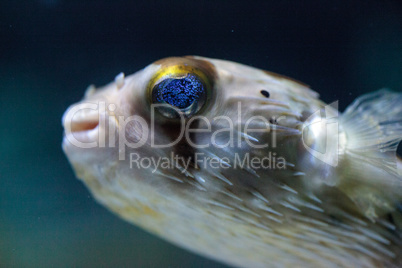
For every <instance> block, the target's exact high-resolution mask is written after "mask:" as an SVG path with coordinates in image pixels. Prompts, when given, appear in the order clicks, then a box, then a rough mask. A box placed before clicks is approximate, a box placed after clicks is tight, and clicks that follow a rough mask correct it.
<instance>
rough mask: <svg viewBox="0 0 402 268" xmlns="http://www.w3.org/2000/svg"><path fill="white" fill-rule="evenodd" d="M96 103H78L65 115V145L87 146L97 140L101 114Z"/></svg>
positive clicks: (63, 120) (63, 122) (63, 119)
mask: <svg viewBox="0 0 402 268" xmlns="http://www.w3.org/2000/svg"><path fill="white" fill-rule="evenodd" d="M96 106H97V104H94V103H78V104H75V105H72V106H70V107H69V108H68V109H67V111H66V112H65V113H64V115H63V118H62V125H63V128H64V140H63V143H67V142H68V143H72V144H73V145H75V144H83V143H85V144H87V143H89V142H93V141H95V140H96V138H97V136H98V132H99V122H100V113H99V110H98V109H97V108H96Z"/></svg>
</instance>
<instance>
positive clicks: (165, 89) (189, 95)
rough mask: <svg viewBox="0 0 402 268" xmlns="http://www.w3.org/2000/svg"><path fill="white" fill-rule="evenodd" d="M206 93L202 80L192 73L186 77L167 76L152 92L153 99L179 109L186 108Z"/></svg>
mask: <svg viewBox="0 0 402 268" xmlns="http://www.w3.org/2000/svg"><path fill="white" fill-rule="evenodd" d="M203 94H205V89H204V86H203V84H202V83H201V81H200V80H199V79H198V77H196V76H195V75H192V74H187V76H186V77H184V78H167V79H165V80H163V81H162V82H160V83H159V84H157V85H156V86H155V88H154V90H153V92H152V95H153V99H154V101H156V102H159V103H167V104H170V105H172V106H175V107H177V108H179V109H185V108H187V107H189V106H191V105H192V104H193V103H194V102H196V101H198V100H199V99H200V97H201V96H202V95H203Z"/></svg>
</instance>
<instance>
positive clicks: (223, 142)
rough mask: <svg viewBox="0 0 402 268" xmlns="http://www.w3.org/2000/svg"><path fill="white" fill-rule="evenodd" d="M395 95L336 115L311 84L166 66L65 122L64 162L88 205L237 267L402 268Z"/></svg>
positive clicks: (258, 73)
mask: <svg viewBox="0 0 402 268" xmlns="http://www.w3.org/2000/svg"><path fill="white" fill-rule="evenodd" d="M401 120H402V95H401V94H398V93H394V92H391V91H387V90H382V91H378V92H375V93H372V94H368V95H365V96H362V97H360V98H359V99H357V100H356V101H355V102H354V103H353V104H352V105H351V106H349V108H348V109H347V110H346V111H345V112H344V113H343V114H342V115H341V114H340V113H338V111H337V107H336V103H335V104H331V105H327V104H325V103H323V102H322V101H320V100H319V99H318V94H317V93H316V92H314V91H312V90H311V89H310V88H309V87H308V86H307V85H305V84H303V83H300V82H298V81H295V80H292V79H290V78H287V77H284V76H280V75H277V74H274V73H270V72H267V71H263V70H259V69H256V68H253V67H249V66H245V65H242V64H238V63H234V62H229V61H224V60H216V59H209V58H203V57H176V58H166V59H162V60H159V61H156V62H154V63H153V64H150V65H149V66H147V67H146V68H144V69H143V70H140V71H138V72H137V73H135V74H133V75H130V76H128V77H125V76H124V75H123V74H120V75H119V76H117V77H116V79H115V81H113V82H112V83H110V84H109V85H106V86H104V87H102V88H99V89H95V88H94V87H90V88H89V89H88V90H87V93H86V95H85V97H84V99H83V100H82V101H81V102H79V103H77V104H74V105H72V106H71V107H70V108H69V109H68V110H67V111H66V113H65V115H64V117H63V124H64V128H65V136H64V139H63V150H64V152H65V153H66V155H67V157H68V159H69V161H70V163H71V165H72V167H73V169H74V171H75V173H76V175H77V177H78V178H80V179H81V180H82V181H83V182H84V183H85V184H86V186H87V187H88V189H89V190H90V191H91V193H92V194H93V195H94V197H95V199H96V200H97V201H98V202H100V203H101V204H103V205H104V206H105V207H107V208H108V209H109V210H111V211H112V212H114V213H115V214H117V215H119V216H120V217H121V218H123V219H125V220H126V221H128V222H130V223H133V224H135V225H138V226H140V227H142V228H144V229H145V230H147V231H149V232H151V233H154V234H156V235H158V236H159V237H162V238H164V239H166V240H168V241H170V242H172V243H174V244H176V245H178V246H181V247H183V248H186V249H188V250H191V251H193V252H196V253H198V254H201V255H203V256H206V257H209V258H212V259H215V260H217V261H220V262H223V263H226V264H229V265H232V266H237V267H284V266H286V267H291V266H294V265H302V266H325V267H339V266H343V267H350V266H359V267H373V266H388V267H389V266H391V267H392V266H395V267H397V266H399V265H401V259H402V246H401V244H402V207H401V204H402V176H401V173H400V169H398V165H400V160H398V158H397V156H396V148H397V146H398V143H399V141H400V140H401V139H402V127H401V126H402V125H401V124H402V123H401Z"/></svg>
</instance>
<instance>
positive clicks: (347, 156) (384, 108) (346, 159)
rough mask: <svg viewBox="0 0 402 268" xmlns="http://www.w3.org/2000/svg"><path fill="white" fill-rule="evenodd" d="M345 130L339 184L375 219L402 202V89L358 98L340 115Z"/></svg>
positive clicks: (394, 208) (362, 209)
mask: <svg viewBox="0 0 402 268" xmlns="http://www.w3.org/2000/svg"><path fill="white" fill-rule="evenodd" d="M340 122H341V125H342V127H343V130H344V131H345V134H346V145H345V150H344V155H343V160H342V161H343V164H342V165H341V166H340V168H341V170H340V173H339V174H340V178H341V181H340V185H339V187H340V188H341V189H342V190H343V191H344V192H345V193H346V194H347V195H348V196H349V197H350V198H351V199H352V200H354V203H355V204H356V205H357V207H359V208H360V210H361V211H362V213H363V214H364V215H365V216H366V217H368V218H370V219H371V220H373V221H375V220H376V219H377V218H378V217H380V216H384V215H385V214H387V213H392V211H395V210H396V206H398V205H399V204H400V203H401V202H402V172H401V170H400V169H399V170H398V162H399V161H400V160H398V157H397V152H396V151H397V147H398V144H399V142H400V141H401V140H402V93H396V92H392V91H389V90H379V91H377V92H374V93H370V94H366V95H363V96H361V97H359V98H358V99H356V100H355V102H354V103H352V104H351V105H350V106H349V107H348V108H347V109H346V111H345V112H344V114H343V115H342V117H341V119H340Z"/></svg>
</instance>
